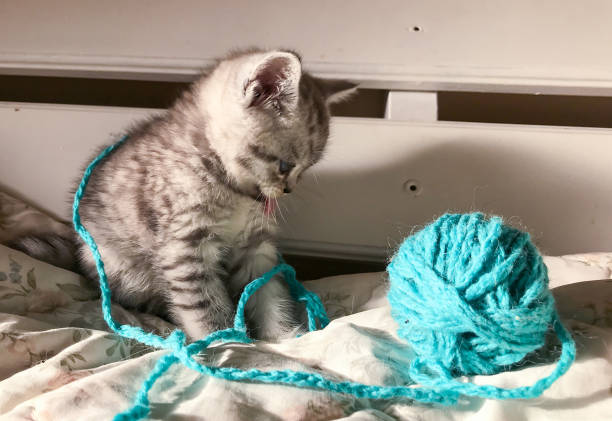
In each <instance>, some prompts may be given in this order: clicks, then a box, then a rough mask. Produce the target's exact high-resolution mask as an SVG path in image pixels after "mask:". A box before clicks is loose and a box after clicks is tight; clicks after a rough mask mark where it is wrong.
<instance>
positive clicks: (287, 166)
mask: <svg viewBox="0 0 612 421" xmlns="http://www.w3.org/2000/svg"><path fill="white" fill-rule="evenodd" d="M294 167H295V164H293V163H291V162H287V161H283V160H280V163H279V165H278V171H279V172H280V173H281V174H282V175H286V174H289V173H290V172H291V170H292V169H293V168H294Z"/></svg>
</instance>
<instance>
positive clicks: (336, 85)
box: [317, 79, 358, 104]
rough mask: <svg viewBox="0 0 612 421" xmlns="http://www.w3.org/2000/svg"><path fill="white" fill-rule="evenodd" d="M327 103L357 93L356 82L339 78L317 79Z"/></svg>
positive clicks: (341, 99) (342, 99)
mask: <svg viewBox="0 0 612 421" xmlns="http://www.w3.org/2000/svg"><path fill="white" fill-rule="evenodd" d="M317 83H318V84H319V87H320V88H321V91H322V92H323V95H324V96H325V100H326V102H327V103H328V104H335V103H336V102H340V101H344V100H346V99H348V98H350V97H351V96H353V95H354V94H356V93H357V86H358V85H357V84H356V83H353V82H349V81H348V80H341V79H317Z"/></svg>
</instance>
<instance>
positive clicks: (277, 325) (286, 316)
mask: <svg viewBox="0 0 612 421" xmlns="http://www.w3.org/2000/svg"><path fill="white" fill-rule="evenodd" d="M278 316H279V317H273V316H272V317H269V318H266V319H265V320H263V321H262V323H261V324H260V325H259V326H258V327H257V329H256V334H257V338H258V339H261V340H264V341H268V342H275V341H280V340H283V339H290V338H295V337H297V336H300V335H303V334H304V333H307V332H308V327H307V325H308V323H307V322H306V321H305V320H304V321H301V320H299V319H300V317H299V315H296V314H293V311H290V312H285V313H283V314H279V315H278Z"/></svg>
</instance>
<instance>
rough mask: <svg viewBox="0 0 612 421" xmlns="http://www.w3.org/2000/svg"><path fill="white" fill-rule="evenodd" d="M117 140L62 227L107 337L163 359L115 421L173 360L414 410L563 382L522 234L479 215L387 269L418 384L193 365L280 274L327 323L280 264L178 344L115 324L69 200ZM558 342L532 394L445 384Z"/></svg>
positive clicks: (233, 335)
mask: <svg viewBox="0 0 612 421" xmlns="http://www.w3.org/2000/svg"><path fill="white" fill-rule="evenodd" d="M126 139H127V136H124V137H123V138H122V139H121V140H120V141H119V142H117V143H116V144H114V145H111V146H109V147H108V148H106V149H105V150H104V151H102V153H101V154H100V155H99V156H98V157H96V158H95V159H94V160H93V161H92V162H91V163H90V164H89V166H88V167H87V169H86V170H85V173H84V175H83V179H82V181H81V183H80V185H79V188H78V189H77V191H76V193H75V197H74V204H73V217H72V221H73V224H74V228H75V230H76V232H77V233H78V234H79V235H80V236H81V238H82V239H83V241H84V242H85V243H86V244H87V245H88V246H89V248H90V250H91V252H92V255H93V258H94V260H95V262H96V268H97V272H98V275H99V277H100V291H101V302H102V314H103V316H104V320H105V321H106V323H107V324H108V326H109V327H110V329H111V330H112V331H114V332H115V333H116V334H118V335H120V336H122V337H124V338H129V339H135V340H138V341H140V342H142V343H144V344H146V345H149V346H152V347H155V348H158V349H165V350H167V351H169V352H168V353H167V354H165V355H164V356H162V357H161V358H160V359H159V360H158V361H157V364H156V366H155V367H154V368H153V370H152V371H151V373H150V375H149V377H148V378H147V379H146V380H145V381H144V382H143V384H142V387H141V388H140V390H139V392H138V394H137V395H136V397H135V399H134V405H133V406H132V407H131V408H129V409H127V410H126V411H124V412H122V413H119V414H117V415H116V416H115V418H114V419H115V420H122V421H128V420H139V419H142V418H144V417H147V416H148V415H149V413H150V402H149V398H148V394H149V391H150V390H151V388H152V387H153V385H154V384H155V382H156V381H157V380H158V379H159V378H160V377H161V376H162V375H163V374H164V372H166V371H167V370H168V368H170V367H171V366H172V365H173V364H175V363H177V362H180V363H181V364H183V365H185V366H186V367H189V368H190V369H192V370H195V371H197V372H199V373H202V374H204V375H208V376H213V377H217V378H220V379H225V380H230V381H251V382H259V383H273V384H284V385H288V386H293V387H300V388H306V389H312V390H323V391H329V392H335V393H344V394H351V395H353V396H355V397H358V398H368V399H391V398H398V397H402V398H409V399H412V400H414V401H418V402H423V403H437V404H444V405H451V404H455V403H456V402H457V400H458V399H459V397H460V396H462V395H463V396H479V397H483V398H496V399H512V398H515V399H516V398H519V399H526V398H533V397H537V396H539V395H540V394H541V393H542V392H543V391H544V390H545V389H547V388H548V387H550V385H551V384H552V383H553V382H554V381H555V380H557V379H558V378H559V377H560V376H562V375H563V374H564V373H565V372H566V371H567V370H568V369H569V367H570V365H571V364H572V362H573V360H574V357H575V344H574V342H573V339H572V337H571V335H570V334H569V332H568V331H567V330H566V329H565V327H564V326H563V325H562V324H561V322H560V320H559V316H558V314H557V312H556V310H555V306H554V300H553V297H552V295H551V293H550V291H549V290H548V277H547V273H546V267H545V266H544V264H543V262H542V258H541V256H540V255H539V254H538V252H537V250H536V248H535V247H534V246H533V244H532V243H531V242H530V240H529V235H528V234H525V233H523V232H521V231H518V230H516V229H513V228H510V227H508V226H505V225H503V223H502V221H501V219H500V218H497V217H494V218H491V219H489V220H487V219H486V218H485V217H484V216H483V215H482V214H479V213H474V214H468V215H444V216H442V217H441V218H440V219H438V220H437V221H436V222H434V223H433V224H431V225H429V226H427V227H425V228H424V229H423V230H422V231H420V232H419V233H417V234H415V235H413V236H412V237H409V238H407V239H406V240H405V241H404V243H403V244H402V246H401V247H400V249H399V250H398V252H397V253H396V255H395V256H394V258H393V260H392V261H391V263H390V264H389V266H388V268H387V271H388V272H389V279H390V289H389V293H388V300H389V303H390V304H391V315H392V316H393V318H394V319H395V320H396V321H397V323H398V325H399V329H398V334H399V336H400V337H401V338H403V339H404V340H406V341H407V342H408V343H409V344H410V345H411V346H412V348H413V349H414V351H415V353H416V355H417V358H415V359H414V360H413V361H412V363H411V365H410V367H409V373H410V377H411V378H412V380H413V381H414V383H420V385H421V387H410V386H412V385H404V386H376V385H364V384H361V383H356V382H351V381H338V380H331V379H328V378H326V377H324V376H322V375H320V374H318V373H308V372H300V371H293V370H270V371H261V370H258V369H247V370H242V369H238V368H234V367H215V366H207V365H205V364H202V363H200V362H198V361H196V359H195V358H194V356H195V355H196V354H198V353H200V352H203V351H205V350H206V348H208V347H209V346H210V345H212V344H213V343H215V342H228V341H231V342H240V343H249V342H251V339H250V338H249V337H248V336H247V328H246V322H245V315H244V309H245V307H246V303H247V301H248V300H249V298H250V297H251V296H252V295H253V294H254V293H255V292H256V291H257V290H258V289H259V288H261V287H262V286H264V285H265V284H266V283H267V282H268V281H270V279H272V278H273V277H274V276H277V275H280V274H282V276H283V278H284V280H285V282H286V283H287V285H288V287H289V290H290V293H291V296H292V297H293V299H295V300H296V301H299V302H302V303H303V304H304V305H305V307H306V310H307V315H308V328H309V330H310V331H313V330H316V329H317V328H324V327H325V326H326V325H327V324H328V323H329V319H328V318H327V314H326V313H325V309H324V308H323V304H322V303H321V300H320V299H319V297H318V296H317V295H316V294H313V293H312V292H310V291H308V290H306V289H305V288H304V287H303V286H302V285H301V284H300V283H299V282H298V281H297V280H296V275H295V270H294V269H293V268H292V267H291V266H289V265H287V264H285V263H284V262H283V261H282V258H280V256H279V264H278V265H277V266H275V267H274V268H272V269H270V270H269V271H268V272H266V273H265V274H263V275H262V276H261V277H260V278H257V279H255V280H254V281H252V282H251V283H249V284H248V285H247V286H246V287H245V288H244V291H243V293H242V295H241V297H240V300H239V301H238V305H237V308H236V317H235V320H234V326H233V327H232V328H229V329H225V330H219V331H216V332H212V333H211V334H210V335H208V336H207V337H205V338H203V339H201V340H199V341H196V342H193V343H191V344H189V345H187V344H186V343H185V334H184V333H183V332H182V331H180V330H175V331H174V332H172V333H171V334H170V335H169V336H168V337H166V338H163V337H161V336H158V335H155V334H153V333H150V332H145V331H144V330H142V329H141V328H139V327H136V326H129V325H119V324H117V322H116V321H115V320H114V319H113V316H112V314H111V291H110V287H109V285H108V279H107V277H106V272H105V270H104V262H103V260H102V257H101V255H100V251H99V250H98V246H97V245H96V242H95V241H94V239H93V237H92V236H91V234H90V233H89V231H87V229H86V228H85V227H84V226H83V225H82V223H81V218H80V215H79V207H80V202H81V199H82V197H83V195H84V194H85V190H86V187H87V183H88V181H89V178H90V177H91V174H92V172H93V170H94V168H95V167H96V166H97V165H98V164H99V163H100V162H101V161H102V160H103V159H104V158H105V157H106V156H108V155H109V154H110V153H112V152H113V150H115V149H116V148H118V147H120V146H121V144H122V143H123V142H124V141H125V140H126ZM551 325H552V326H553V327H554V330H555V332H556V334H557V336H558V337H559V339H560V341H561V344H562V351H561V356H560V357H559V361H558V363H557V365H556V367H555V368H554V370H553V371H552V373H551V374H550V375H548V376H547V377H544V378H542V379H540V380H538V381H537V382H536V383H535V384H533V385H531V386H523V387H517V388H514V389H503V388H498V387H494V386H477V385H474V384H471V383H463V382H459V381H457V380H455V377H456V376H461V375H474V374H493V373H497V372H499V371H502V370H504V369H506V368H508V367H509V366H511V365H512V364H514V363H517V362H519V361H521V360H522V359H523V358H524V357H525V356H526V355H527V354H529V353H530V352H532V351H535V350H536V349H538V348H540V347H541V346H542V345H544V340H545V335H546V332H547V331H548V329H549V327H550V326H551Z"/></svg>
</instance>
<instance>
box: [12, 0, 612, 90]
mask: <svg viewBox="0 0 612 421" xmlns="http://www.w3.org/2000/svg"><path fill="white" fill-rule="evenodd" d="M611 18H612V3H611V2H609V1H607V0H583V1H575V0H541V1H537V2H535V1H532V0H516V1H507V0H468V1H456V0H428V1H417V0H385V1H382V2H381V1H379V2H372V1H370V0H352V1H350V2H344V1H327V0H310V1H286V0H284V1H281V0H262V1H250V0H234V1H220V0H214V1H213V0H209V1H201V0H175V1H166V0H148V1H146V2H143V1H128V2H126V1H119V0H107V1H99V0H55V1H54V2H53V4H52V5H50V4H49V3H48V1H47V0H20V1H4V2H0V19H1V25H0V39H1V40H2V42H1V43H0V71H1V72H3V73H5V74H37V75H68V76H93V77H115V78H139V79H157V80H188V79H191V78H192V77H193V75H194V74H195V73H196V72H197V71H198V69H200V68H201V67H202V66H203V65H205V64H207V63H210V62H211V59H212V58H214V57H217V56H219V55H222V54H224V53H225V52H226V51H227V50H228V49H230V48H235V47H244V46H250V45H260V46H267V47H276V46H287V47H290V48H294V49H297V50H298V51H301V52H302V54H303V56H304V58H305V64H306V66H307V67H308V68H309V69H311V70H312V71H314V72H315V73H316V74H318V75H321V76H327V77H344V78H349V79H353V80H357V81H361V82H363V85H364V86H366V87H377V88H385V89H412V90H434V91H436V90H478V91H496V92H528V93H538V92H539V93H557V94H558V93H564V94H579V95H587V94H588V95H611V94H612V76H611V75H612V73H611V72H610V68H612V55H610V54H607V53H606V52H607V51H608V50H609V48H610V45H612V25H610V19H611Z"/></svg>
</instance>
